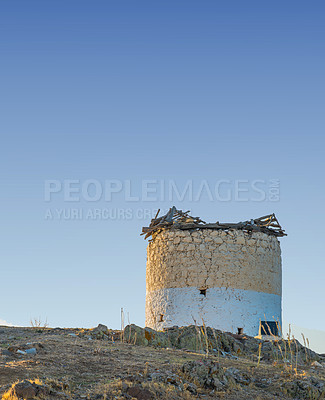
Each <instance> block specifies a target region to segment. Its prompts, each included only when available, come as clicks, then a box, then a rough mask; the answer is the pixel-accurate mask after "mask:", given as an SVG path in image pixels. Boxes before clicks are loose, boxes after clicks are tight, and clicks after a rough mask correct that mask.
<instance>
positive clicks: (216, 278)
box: [143, 207, 285, 336]
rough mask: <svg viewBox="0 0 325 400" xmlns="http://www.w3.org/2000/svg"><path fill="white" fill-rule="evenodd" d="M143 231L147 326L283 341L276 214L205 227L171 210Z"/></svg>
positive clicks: (278, 229)
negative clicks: (207, 329)
mask: <svg viewBox="0 0 325 400" xmlns="http://www.w3.org/2000/svg"><path fill="white" fill-rule="evenodd" d="M157 217H158V214H157V215H156V218H154V219H153V220H152V221H151V224H150V226H149V227H145V228H143V234H145V235H146V236H145V238H148V237H151V240H150V241H149V243H148V247H147V272H146V326H148V327H151V328H154V329H158V330H159V329H163V328H167V327H172V326H175V325H177V326H186V325H192V324H194V323H197V324H198V325H202V322H204V323H205V324H206V325H207V326H211V327H214V328H217V329H220V330H223V331H229V332H233V333H239V334H241V333H246V334H248V335H251V336H256V335H258V334H274V335H279V334H280V332H279V331H280V327H281V294H282V273H281V250H280V244H279V240H278V237H280V236H284V235H285V233H284V230H283V229H282V228H281V226H280V225H279V223H278V221H277V219H276V217H275V215H274V214H271V215H267V216H265V217H261V218H258V219H255V220H251V221H245V222H240V223H237V224H221V223H219V222H217V223H215V224H206V223H205V222H204V221H202V220H201V219H200V218H196V217H195V218H194V217H191V216H190V215H189V214H188V212H186V213H183V212H182V211H179V210H176V208H175V207H173V208H171V209H170V210H169V212H168V213H167V214H166V215H164V216H163V217H160V218H157Z"/></svg>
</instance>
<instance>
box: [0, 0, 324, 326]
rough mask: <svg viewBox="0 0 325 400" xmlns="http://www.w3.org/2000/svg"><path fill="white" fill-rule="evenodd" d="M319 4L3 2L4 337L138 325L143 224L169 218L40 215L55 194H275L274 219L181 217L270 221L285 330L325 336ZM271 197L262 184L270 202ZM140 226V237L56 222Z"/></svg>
mask: <svg viewBox="0 0 325 400" xmlns="http://www.w3.org/2000/svg"><path fill="white" fill-rule="evenodd" d="M324 12H325V5H324V2H321V1H314V2H306V1H304V2H301V1H288V2H283V1H281V2H280V1H274V2H272V3H270V2H269V3H266V2H260V1H246V2H243V1H232V2H216V1H204V2H199V1H195V2H194V1H177V2H174V1H160V2H152V1H138V2H134V1H115V2H114V1H83V0H78V1H74V0H69V1H62V0H55V1H33V0H30V1H28V2H26V1H15V0H11V1H2V2H1V4H0V21H1V27H0V29H1V31H0V32H1V34H0V54H1V63H0V69H1V84H0V115H1V117H0V132H1V147H0V151H1V157H0V167H1V168H0V174H1V208H0V215H1V230H0V235H1V237H0V243H1V252H0V265H1V291H0V296H1V297H0V319H1V320H5V321H8V322H11V323H14V324H19V325H29V320H30V318H31V317H39V316H40V317H41V318H42V319H45V318H46V317H47V319H48V322H49V324H50V326H84V327H91V326H94V325H97V324H98V323H99V322H101V323H106V324H107V325H108V326H109V327H113V328H117V327H119V324H120V307H124V308H125V310H126V311H127V312H129V315H130V320H131V322H134V323H136V324H138V325H144V301H145V264H146V242H145V241H144V240H143V237H140V236H139V233H140V231H141V228H142V226H144V225H146V224H148V223H149V219H148V218H146V219H141V218H139V217H138V216H137V215H136V213H137V212H138V210H139V209H140V210H141V209H143V208H146V209H156V208H158V207H160V206H161V207H162V208H166V207H169V206H170V205H172V203H173V202H172V201H171V202H170V201H168V199H166V198H164V201H158V200H157V201H149V202H144V201H141V200H139V201H137V202H132V203H130V202H127V201H125V199H124V197H123V195H124V191H121V192H120V193H118V194H116V196H115V195H114V196H113V198H112V201H105V200H104V199H101V200H99V201H98V202H95V203H94V202H92V203H89V202H88V203H87V202H86V201H84V199H81V201H80V202H66V201H64V199H63V195H62V193H58V194H54V195H53V200H52V201H51V202H45V200H44V185H45V181H46V180H59V181H60V182H62V181H63V180H69V179H70V180H79V181H80V182H81V183H82V182H84V181H85V180H87V179H92V180H97V181H99V182H104V181H105V180H112V179H116V180H120V181H125V180H130V181H131V183H132V185H133V190H134V192H135V193H138V192H140V191H141V190H140V189H139V188H140V185H141V182H142V181H143V180H144V179H153V180H157V181H159V182H161V181H163V180H165V181H166V182H169V181H170V180H172V179H173V180H175V182H177V184H178V185H179V186H180V187H181V186H182V185H185V183H186V181H188V180H193V182H194V184H195V185H199V184H200V182H202V181H203V180H206V181H207V182H208V183H209V184H210V183H211V184H213V183H214V182H216V181H218V180H221V179H225V180H229V181H230V182H231V183H230V186H229V187H230V188H232V189H233V187H234V184H235V183H234V182H235V181H237V180H246V181H248V185H251V182H252V181H254V180H263V181H264V182H269V180H270V179H277V180H278V181H279V185H280V186H279V200H278V201H274V202H272V201H269V200H268V199H266V200H265V201H260V202H257V201H253V200H252V194H251V193H249V194H248V200H249V201H238V200H236V199H235V198H234V196H233V195H232V198H231V200H230V201H224V202H222V201H218V200H216V199H214V200H213V201H210V199H209V198H208V197H207V196H205V195H203V196H202V197H201V199H200V200H199V201H190V200H189V199H185V200H184V201H181V202H176V206H177V207H178V208H182V209H190V210H192V212H193V214H194V215H198V216H201V217H202V218H203V219H205V220H206V221H211V222H213V221H216V220H220V221H234V222H237V221H240V220H245V219H250V218H252V217H259V216H261V215H264V214H268V213H270V212H275V213H276V215H277V216H278V218H279V221H280V223H281V224H282V225H283V227H284V228H285V229H286V231H287V232H288V237H286V238H282V239H281V244H282V251H283V254H282V255H283V315H284V318H285V319H286V320H287V321H289V322H292V323H295V324H297V325H299V326H306V327H309V328H311V329H320V330H325V321H324V318H322V317H321V316H322V315H323V313H324V312H323V311H324V300H323V299H324V296H323V293H324V194H325V190H324V145H325V139H324V106H325V104H324V93H325V88H324V71H325V65H324V64H325V63H324V60H325V56H324V54H325V53H324V37H325V28H324ZM263 188H264V189H265V190H266V191H267V190H268V189H267V183H266V184H265V185H264V186H263ZM96 207H97V208H100V209H103V208H110V209H116V208H120V209H126V208H131V210H132V213H133V216H132V218H131V219H114V220H86V219H85V218H82V219H80V220H71V219H67V220H62V219H55V218H54V219H53V220H46V219H45V214H46V211H47V209H49V208H50V209H55V208H58V209H63V208H64V209H70V208H79V209H80V208H81V209H83V210H88V209H89V208H96Z"/></svg>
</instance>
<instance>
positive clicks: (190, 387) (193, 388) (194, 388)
mask: <svg viewBox="0 0 325 400" xmlns="http://www.w3.org/2000/svg"><path fill="white" fill-rule="evenodd" d="M184 389H185V390H188V391H189V392H190V393H192V394H194V395H196V394H197V386H196V385H194V383H188V382H187V383H184Z"/></svg>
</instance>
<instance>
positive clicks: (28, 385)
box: [8, 381, 48, 400]
mask: <svg viewBox="0 0 325 400" xmlns="http://www.w3.org/2000/svg"><path fill="white" fill-rule="evenodd" d="M47 393H48V389H47V387H46V386H43V385H39V384H37V383H34V382H30V381H22V382H18V383H16V384H15V385H14V386H12V388H11V389H10V391H9V392H8V395H11V396H12V398H15V397H14V396H16V397H18V399H27V400H28V399H33V398H34V397H36V396H45V395H46V394H47ZM9 398H11V397H9Z"/></svg>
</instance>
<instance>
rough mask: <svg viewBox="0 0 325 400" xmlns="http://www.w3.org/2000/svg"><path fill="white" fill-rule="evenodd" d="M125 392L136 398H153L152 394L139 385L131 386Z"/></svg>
mask: <svg viewBox="0 0 325 400" xmlns="http://www.w3.org/2000/svg"><path fill="white" fill-rule="evenodd" d="M127 394H128V395H129V396H132V397H135V398H136V399H138V400H151V399H153V398H154V397H153V394H152V393H151V392H150V391H149V390H148V389H144V388H142V387H141V386H132V387H129V388H128V389H127Z"/></svg>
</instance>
